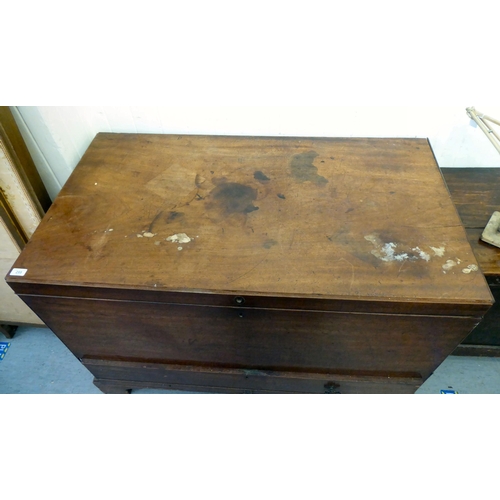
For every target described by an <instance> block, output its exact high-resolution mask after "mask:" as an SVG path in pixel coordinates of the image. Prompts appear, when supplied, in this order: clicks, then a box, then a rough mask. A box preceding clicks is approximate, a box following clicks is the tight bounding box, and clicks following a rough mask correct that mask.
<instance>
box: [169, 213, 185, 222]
mask: <svg viewBox="0 0 500 500" xmlns="http://www.w3.org/2000/svg"><path fill="white" fill-rule="evenodd" d="M181 217H184V212H170V213H169V214H168V216H167V222H172V221H174V220H177V219H180V218H181Z"/></svg>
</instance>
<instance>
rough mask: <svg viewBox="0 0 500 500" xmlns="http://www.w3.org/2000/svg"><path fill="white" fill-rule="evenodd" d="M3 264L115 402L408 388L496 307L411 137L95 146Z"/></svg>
mask: <svg viewBox="0 0 500 500" xmlns="http://www.w3.org/2000/svg"><path fill="white" fill-rule="evenodd" d="M15 268H20V269H25V270H26V273H25V274H24V276H20V275H18V276H12V275H9V276H8V277H7V281H8V283H9V284H10V286H11V287H12V288H13V289H14V290H15V292H16V293H17V294H19V296H20V297H22V299H23V300H24V301H25V302H26V303H27V304H28V305H29V306H30V307H31V308H32V309H33V310H34V311H35V312H36V313H37V314H38V315H39V316H40V317H41V318H42V319H43V320H44V321H45V322H46V324H47V325H48V326H49V327H50V328H51V329H52V330H53V331H54V332H55V333H56V335H58V336H59V337H60V339H61V340H62V341H63V342H64V343H65V344H66V346H68V348H69V349H70V350H71V351H72V352H73V353H74V354H75V356H77V357H78V358H79V359H80V360H81V361H82V363H83V364H84V365H85V366H86V367H87V368H88V369H89V370H90V371H91V372H92V373H93V374H94V376H95V384H96V385H97V386H98V387H100V388H101V389H102V390H103V391H104V392H110V393H111V392H125V391H127V390H130V389H134V388H142V387H155V388H165V389H187V390H201V391H216V392H272V393H275V392H319V393H325V392H326V393H338V392H340V393H349V392H360V393H382V392H383V393H412V392H414V391H415V390H416V389H417V388H418V387H419V386H420V385H421V384H422V382H423V381H425V380H426V379H427V378H428V377H429V376H430V375H431V374H432V372H433V370H434V369H435V368H436V367H437V366H438V365H439V364H440V363H441V362H442V361H443V360H444V359H445V358H446V357H447V356H448V355H449V354H450V353H451V352H452V351H453V350H454V349H455V347H456V346H457V345H458V344H459V343H460V342H461V341H462V340H463V339H464V338H465V336H466V335H467V334H468V333H469V332H470V331H471V330H472V328H473V327H474V326H475V325H476V324H477V323H478V322H479V321H480V319H481V317H482V316H483V315H484V313H485V312H486V311H487V310H488V309H489V308H490V306H491V304H492V296H491V293H490V290H489V288H488V285H487V284H486V281H485V279H484V276H483V275H482V274H481V272H480V271H479V270H478V267H477V261H476V258H475V256H474V253H473V252H472V250H471V247H470V245H469V243H468V242H467V239H466V235H465V231H464V228H463V226H462V224H461V222H460V219H459V217H458V215H457V212H456V209H455V207H454V206H453V203H452V201H451V198H450V195H449V193H448V191H447V189H446V186H445V184H444V181H443V178H442V176H441V173H440V171H439V168H438V166H437V164H436V161H435V159H434V156H433V153H432V151H431V148H430V146H429V144H428V141H427V140H422V139H321V138H317V139H311V138H283V137H281V138H255V137H254V138H252V137H246V138H245V137H207V136H180V135H179V136H176V135H137V134H99V135H98V136H97V137H96V138H95V139H94V141H93V142H92V144H91V146H90V147H89V149H88V151H87V152H86V153H85V155H84V156H83V158H82V160H81V162H80V163H79V165H78V166H77V167H76V169H75V171H74V172H73V174H72V175H71V177H70V178H69V180H68V182H67V183H66V185H65V186H64V187H63V189H62V190H61V192H60V194H59V196H58V197H57V199H56V200H55V202H54V204H53V205H52V207H51V208H50V210H49V211H48V213H47V215H46V216H45V218H44V220H43V221H42V223H41V224H40V226H39V228H38V229H37V231H36V232H35V234H34V235H33V237H32V239H31V241H30V242H29V243H28V245H27V246H26V248H25V249H24V251H23V252H22V254H21V256H20V257H19V259H18V260H17V261H16V263H15ZM22 272H24V271H22ZM62 376H64V375H63V374H62Z"/></svg>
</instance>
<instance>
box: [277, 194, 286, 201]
mask: <svg viewBox="0 0 500 500" xmlns="http://www.w3.org/2000/svg"><path fill="white" fill-rule="evenodd" d="M278 198H281V199H282V200H286V198H285V195H284V194H281V193H278Z"/></svg>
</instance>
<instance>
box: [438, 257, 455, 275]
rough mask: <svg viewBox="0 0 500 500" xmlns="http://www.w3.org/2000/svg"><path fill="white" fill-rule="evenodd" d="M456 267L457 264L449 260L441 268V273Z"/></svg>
mask: <svg viewBox="0 0 500 500" xmlns="http://www.w3.org/2000/svg"><path fill="white" fill-rule="evenodd" d="M456 265H457V263H456V262H455V261H454V260H451V259H449V260H447V261H446V262H445V263H444V264H443V265H442V266H441V267H442V268H443V271H444V272H445V273H446V272H447V271H449V270H450V269H452V268H453V267H455V266H456Z"/></svg>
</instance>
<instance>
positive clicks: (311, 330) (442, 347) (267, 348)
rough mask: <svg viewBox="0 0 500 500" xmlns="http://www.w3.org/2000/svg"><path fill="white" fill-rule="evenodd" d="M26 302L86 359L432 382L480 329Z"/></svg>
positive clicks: (427, 319) (428, 320) (464, 320)
mask: <svg viewBox="0 0 500 500" xmlns="http://www.w3.org/2000/svg"><path fill="white" fill-rule="evenodd" d="M22 298H23V299H24V300H25V301H26V303H27V304H28V305H29V306H30V307H32V308H33V310H35V311H37V314H38V315H39V316H40V317H41V318H42V320H43V321H44V322H45V323H46V324H47V325H48V326H49V327H50V328H51V329H52V330H53V331H54V332H55V333H56V335H58V336H59V338H60V339H61V340H62V341H63V342H64V343H65V344H66V345H67V346H68V348H69V349H70V350H71V351H72V352H73V353H74V354H75V355H76V356H77V357H78V358H83V357H84V356H87V357H93V358H101V359H111V360H112V359H115V360H120V359H121V360H129V361H133V360H137V361H151V360H154V361H162V362H166V363H175V364H197V365H205V366H213V367H215V366H220V367H232V368H237V367H239V368H245V369H248V368H252V369H272V370H277V369H279V370H285V371H286V370H292V371H294V370H304V371H314V372H318V371H319V372H320V371H325V370H326V371H335V372H338V373H344V374H351V375H352V374H356V375H361V374H364V375H370V376H376V375H377V374H378V375H380V374H383V375H384V376H390V375H397V374H398V373H406V374H407V373H413V374H415V375H416V376H420V377H422V378H423V379H424V380H425V379H426V378H427V377H428V376H429V375H430V374H431V373H432V371H433V370H434V369H435V368H436V367H437V366H438V365H439V364H440V363H441V362H442V361H443V360H444V359H445V358H446V356H448V355H449V354H450V353H451V352H452V351H453V349H454V348H455V347H456V346H457V345H458V344H459V343H460V341H461V340H463V338H464V337H465V336H466V334H467V333H468V332H469V331H470V330H472V328H473V327H474V326H475V325H476V324H477V323H478V321H479V320H478V319H476V318H469V317H434V316H410V315H399V316H398V315H393V316H390V315H383V314H379V315H372V314H358V313H356V314H352V313H335V312H307V311H281V310H261V309H230V308H220V307H204V306H200V307H192V306H179V305H167V304H150V303H133V302H118V301H104V300H96V301H93V300H79V299H63V298H58V299H56V298H51V297H48V298H47V297H36V296H22Z"/></svg>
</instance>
